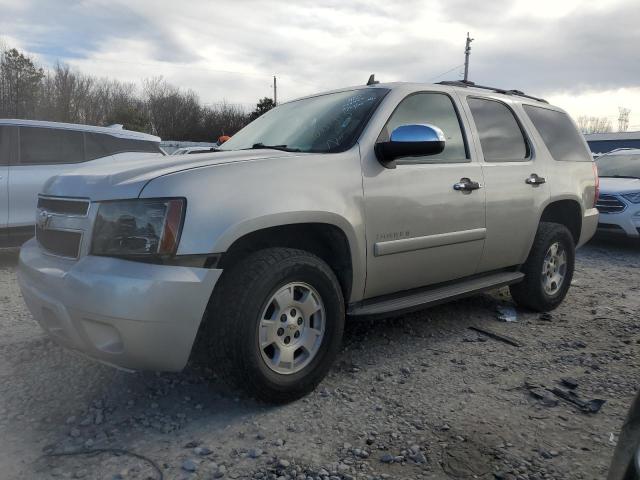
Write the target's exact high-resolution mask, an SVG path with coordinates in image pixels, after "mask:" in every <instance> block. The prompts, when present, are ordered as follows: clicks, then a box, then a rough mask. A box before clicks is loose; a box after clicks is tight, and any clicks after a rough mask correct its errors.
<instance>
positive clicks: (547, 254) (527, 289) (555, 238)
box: [509, 222, 575, 312]
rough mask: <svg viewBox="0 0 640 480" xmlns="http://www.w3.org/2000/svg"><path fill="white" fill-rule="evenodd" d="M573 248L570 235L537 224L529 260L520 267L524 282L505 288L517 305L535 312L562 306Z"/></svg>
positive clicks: (564, 230) (556, 226)
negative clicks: (508, 290)
mask: <svg viewBox="0 0 640 480" xmlns="http://www.w3.org/2000/svg"><path fill="white" fill-rule="evenodd" d="M574 262H575V244H574V243H573V237H572V236H571V232H569V230H568V229H567V227H565V226H564V225H560V224H558V223H550V222H541V223H540V225H539V227H538V232H537V233H536V238H535V240H534V242H533V246H532V247H531V252H530V253H529V258H527V261H526V262H525V264H524V265H523V266H522V272H523V273H524V274H525V278H524V280H523V281H522V282H520V283H517V284H515V285H511V287H509V289H510V291H511V296H512V297H513V299H514V300H515V301H516V303H517V304H518V305H522V306H523V307H527V308H530V309H531V310H535V311H538V312H546V311H549V310H553V309H554V308H556V307H557V306H558V305H560V304H561V303H562V301H563V300H564V297H565V296H566V295H567V291H568V290H569V287H570V285H571V279H572V278H573V269H574Z"/></svg>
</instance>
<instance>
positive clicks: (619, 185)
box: [600, 177, 640, 194]
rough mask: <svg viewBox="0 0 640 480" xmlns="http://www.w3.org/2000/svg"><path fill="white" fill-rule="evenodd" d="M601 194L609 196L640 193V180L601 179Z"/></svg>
mask: <svg viewBox="0 0 640 480" xmlns="http://www.w3.org/2000/svg"><path fill="white" fill-rule="evenodd" d="M600 192H601V193H608V194H616V193H618V194H620V193H630V192H640V179H639V178H607V177H604V178H603V177H600Z"/></svg>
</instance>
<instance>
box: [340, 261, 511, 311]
mask: <svg viewBox="0 0 640 480" xmlns="http://www.w3.org/2000/svg"><path fill="white" fill-rule="evenodd" d="M523 278H524V273H522V272H497V273H492V274H489V275H483V276H481V277H473V278H470V279H467V280H461V281H457V282H455V283H448V284H446V285H443V286H440V287H437V286H436V287H430V288H428V289H422V290H419V291H416V290H410V291H408V292H401V293H399V294H393V295H385V296H384V297H378V298H373V299H370V300H364V301H363V302H358V303H355V304H352V305H351V306H349V310H348V312H347V313H348V314H349V315H353V316H357V315H381V314H385V313H391V312H398V311H402V310H411V309H418V308H422V307H426V306H431V305H437V304H439V303H444V302H447V301H449V300H455V299H456V298H461V297H466V296H469V295H473V294H476V293H479V292H482V291H485V290H489V289H492V288H500V287H504V286H506V285H510V284H512V283H517V282H519V281H521V280H522V279H523Z"/></svg>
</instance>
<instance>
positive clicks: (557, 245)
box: [20, 82, 598, 402]
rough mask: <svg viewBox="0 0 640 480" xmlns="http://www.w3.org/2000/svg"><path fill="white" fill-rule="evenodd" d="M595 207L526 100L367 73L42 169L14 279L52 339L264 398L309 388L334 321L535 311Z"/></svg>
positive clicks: (551, 117)
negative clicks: (202, 371) (498, 307)
mask: <svg viewBox="0 0 640 480" xmlns="http://www.w3.org/2000/svg"><path fill="white" fill-rule="evenodd" d="M596 197H597V175H596V172H595V169H594V166H593V162H592V161H591V156H590V154H589V151H588V149H587V146H586V143H585V141H584V140H583V138H582V136H581V135H580V134H579V133H578V131H577V130H576V127H575V125H574V123H573V122H572V121H571V119H570V118H569V117H568V116H567V114H566V113H564V112H563V111H562V110H560V109H559V108H556V107H553V106H551V105H549V104H548V103H547V102H545V101H544V100H540V99H536V98H533V97H529V96H526V95H524V94H523V93H522V92H518V91H514V90H509V91H505V90H499V89H494V88H488V87H479V86H475V85H473V84H470V83H461V82H453V83H451V82H450V83H445V84H437V85H427V84H410V83H393V84H378V83H375V82H369V83H368V84H367V85H366V86H359V87H351V88H346V89H342V90H337V91H333V92H329V93H324V94H320V95H314V96H311V97H306V98H302V99H299V100H295V101H291V102H288V103H285V104H282V105H280V106H278V107H277V108H275V109H273V110H271V111H269V112H268V113H266V114H265V115H263V116H261V117H260V118H258V119H257V120H255V121H254V122H252V123H251V124H249V125H248V126H247V127H245V128H244V129H243V130H241V131H240V132H239V133H237V134H236V135H234V136H233V138H231V139H230V140H229V141H228V142H226V143H224V144H223V145H222V146H220V147H219V150H218V151H216V152H212V153H205V154H200V155H184V156H167V157H158V158H152V159H149V160H148V161H143V160H141V161H138V162H136V163H135V164H122V165H119V166H118V169H117V170H116V169H115V168H111V169H107V168H105V167H102V168H99V167H95V166H94V167H92V166H90V165H88V166H86V167H84V168H80V169H78V170H77V171H75V172H70V173H65V174H62V175H60V176H58V177H54V178H53V179H51V180H50V181H49V182H48V183H47V185H46V186H45V188H44V190H43V192H42V195H41V197H40V201H39V204H38V210H37V228H36V239H34V240H31V241H30V242H28V243H27V244H26V245H25V246H24V247H23V248H22V251H21V255H20V259H21V261H20V284H21V287H22V292H23V294H24V298H25V300H26V302H27V304H28V306H29V308H30V310H31V311H32V313H33V315H34V317H35V318H36V320H37V321H38V322H39V323H40V324H41V325H42V326H43V327H44V329H45V330H47V331H48V332H49V333H50V334H51V336H52V337H54V338H55V339H56V340H57V341H58V342H59V343H61V344H63V345H66V346H67V347H69V348H73V349H76V350H80V351H82V352H83V353H85V354H87V355H89V356H91V357H94V358H96V359H98V360H100V361H102V362H105V363H109V364H114V365H118V366H120V367H124V368H130V369H153V370H174V371H175V370H180V369H182V368H183V367H184V366H185V364H186V363H187V361H188V359H189V357H190V355H191V353H192V351H193V350H194V345H195V344H198V346H199V349H198V350H199V351H200V353H203V354H204V356H205V358H207V359H208V361H209V362H210V363H211V364H212V365H213V366H214V367H215V368H217V369H218V370H219V371H220V372H221V374H222V376H223V377H224V378H226V379H227V380H229V381H230V382H231V383H233V384H235V385H238V386H239V387H241V388H243V389H244V390H246V391H247V392H249V393H250V394H252V395H254V396H257V397H259V398H262V399H264V400H267V401H274V402H280V401H286V400H291V399H294V398H297V397H299V396H301V395H303V394H305V393H307V392H309V391H310V390H311V389H313V388H314V387H315V386H316V385H317V384H318V382H320V381H321V379H322V378H323V376H324V375H325V374H326V372H327V371H328V369H329V367H330V366H331V363H332V362H333V360H334V358H335V356H336V354H337V352H338V350H339V347H340V343H341V339H342V332H343V326H344V322H345V318H346V317H349V316H359V315H374V316H375V315H384V314H388V313H390V312H398V311H406V310H411V309H417V308H423V307H424V306H427V305H431V304H435V303H439V302H442V301H446V300H448V299H452V298H457V297H460V296H463V295H468V294H473V293H475V292H478V291H482V290H485V289H490V288H495V287H500V286H505V285H510V288H511V293H512V295H513V298H514V299H515V300H516V302H518V303H519V304H520V305H522V306H523V307H526V308H531V309H534V310H538V311H544V310H550V309H553V308H555V307H556V306H558V305H559V304H560V302H562V300H563V298H564V297H565V295H566V293H567V290H568V289H569V286H570V282H571V276H572V274H573V266H574V253H575V248H576V247H577V246H580V245H582V244H583V243H585V242H586V241H587V240H588V239H589V238H591V236H592V235H593V233H594V231H595V229H596V225H597V223H598V212H597V210H596V209H595V208H594V204H595V201H596ZM196 340H197V341H196Z"/></svg>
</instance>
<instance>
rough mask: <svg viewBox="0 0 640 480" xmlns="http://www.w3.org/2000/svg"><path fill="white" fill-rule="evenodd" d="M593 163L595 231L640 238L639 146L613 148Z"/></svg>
mask: <svg viewBox="0 0 640 480" xmlns="http://www.w3.org/2000/svg"><path fill="white" fill-rule="evenodd" d="M596 164H597V165H598V174H599V176H600V197H599V199H598V203H597V205H596V206H597V207H598V210H599V211H600V220H599V222H598V231H599V232H601V233H616V234H622V235H626V236H627V237H632V238H640V149H629V148H621V149H618V150H614V151H612V152H609V153H607V154H604V155H601V156H600V157H598V159H597V160H596Z"/></svg>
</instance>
